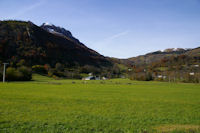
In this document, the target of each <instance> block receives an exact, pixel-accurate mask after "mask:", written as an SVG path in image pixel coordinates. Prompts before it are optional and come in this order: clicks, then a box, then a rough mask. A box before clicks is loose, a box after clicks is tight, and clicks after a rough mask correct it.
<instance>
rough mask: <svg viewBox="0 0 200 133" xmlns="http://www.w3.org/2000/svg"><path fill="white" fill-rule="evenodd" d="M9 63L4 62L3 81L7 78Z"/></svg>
mask: <svg viewBox="0 0 200 133" xmlns="http://www.w3.org/2000/svg"><path fill="white" fill-rule="evenodd" d="M8 64H9V63H3V65H4V67H3V83H4V82H5V78H6V65H8Z"/></svg>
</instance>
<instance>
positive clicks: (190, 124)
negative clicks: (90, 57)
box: [0, 75, 200, 133]
mask: <svg viewBox="0 0 200 133" xmlns="http://www.w3.org/2000/svg"><path fill="white" fill-rule="evenodd" d="M4 132H5V133H12V132H13V133H21V132H26V133H31V132H33V133H40V132H43V133H65V132H66V133H90V132H91V133H93V132H97V133H104V132H105V133H111V132H113V133H157V132H158V133H168V132H169V133H171V132H172V133H190V132H191V133H200V85H199V84H185V83H166V82H139V81H130V80H128V79H112V80H106V81H101V80H100V81H82V80H54V79H52V78H48V77H44V76H39V75H34V77H33V81H30V82H10V83H4V84H3V83H0V133H4Z"/></svg>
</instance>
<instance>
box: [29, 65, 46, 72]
mask: <svg viewBox="0 0 200 133" xmlns="http://www.w3.org/2000/svg"><path fill="white" fill-rule="evenodd" d="M32 70H33V72H35V73H39V74H47V71H46V69H45V67H44V66H42V65H35V66H32Z"/></svg>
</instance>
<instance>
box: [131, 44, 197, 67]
mask: <svg viewBox="0 0 200 133" xmlns="http://www.w3.org/2000/svg"><path fill="white" fill-rule="evenodd" d="M179 55H187V56H200V48H195V49H181V48H178V49H166V50H164V51H156V52H152V53H148V54H146V55H141V56H137V57H132V58H129V59H128V61H130V62H131V63H132V64H134V65H145V64H150V63H153V62H158V61H160V60H161V59H164V58H170V57H172V56H179Z"/></svg>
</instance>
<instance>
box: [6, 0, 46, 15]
mask: <svg viewBox="0 0 200 133" xmlns="http://www.w3.org/2000/svg"><path fill="white" fill-rule="evenodd" d="M45 3H46V0H40V1H38V2H37V3H34V4H32V5H29V6H27V7H26V8H22V9H20V10H19V11H17V12H16V13H14V14H12V15H11V16H10V17H9V18H17V17H20V16H22V15H24V14H25V13H27V12H29V11H31V10H34V9H36V8H38V7H40V6H42V5H44V4H45Z"/></svg>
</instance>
